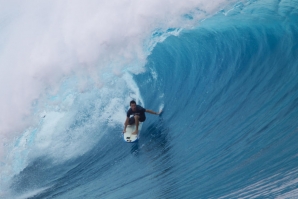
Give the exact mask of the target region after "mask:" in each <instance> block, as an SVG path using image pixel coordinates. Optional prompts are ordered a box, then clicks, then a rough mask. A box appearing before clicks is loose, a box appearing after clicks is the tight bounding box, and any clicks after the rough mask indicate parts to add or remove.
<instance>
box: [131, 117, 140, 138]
mask: <svg viewBox="0 0 298 199" xmlns="http://www.w3.org/2000/svg"><path fill="white" fill-rule="evenodd" d="M134 117H135V124H136V130H135V131H134V132H133V133H132V134H138V132H139V117H140V116H138V115H135V116H134Z"/></svg>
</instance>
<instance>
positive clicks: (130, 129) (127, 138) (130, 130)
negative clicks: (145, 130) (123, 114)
mask: <svg viewBox="0 0 298 199" xmlns="http://www.w3.org/2000/svg"><path fill="white" fill-rule="evenodd" d="M142 126H143V122H140V123H139V132H138V134H137V135H135V134H132V133H133V132H134V131H135V130H136V125H135V124H133V125H127V127H126V132H125V133H123V139H124V141H125V142H129V143H134V142H136V141H138V140H139V138H140V133H141V129H142Z"/></svg>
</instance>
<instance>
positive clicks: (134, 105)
mask: <svg viewBox="0 0 298 199" xmlns="http://www.w3.org/2000/svg"><path fill="white" fill-rule="evenodd" d="M130 108H131V109H132V110H133V111H135V110H136V108H137V103H136V101H134V100H131V101H130Z"/></svg>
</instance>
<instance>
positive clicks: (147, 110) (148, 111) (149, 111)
mask: <svg viewBox="0 0 298 199" xmlns="http://www.w3.org/2000/svg"><path fill="white" fill-rule="evenodd" d="M146 112H147V113H151V114H153V115H159V114H161V112H162V111H159V112H154V111H152V110H149V109H146Z"/></svg>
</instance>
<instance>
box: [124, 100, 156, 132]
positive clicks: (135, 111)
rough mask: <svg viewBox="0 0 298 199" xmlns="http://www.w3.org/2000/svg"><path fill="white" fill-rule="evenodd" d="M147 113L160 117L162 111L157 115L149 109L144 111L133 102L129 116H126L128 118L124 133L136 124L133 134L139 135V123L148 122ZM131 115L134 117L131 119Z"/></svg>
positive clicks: (131, 102)
mask: <svg viewBox="0 0 298 199" xmlns="http://www.w3.org/2000/svg"><path fill="white" fill-rule="evenodd" d="M145 112H147V113H151V114H154V115H159V114H160V113H161V111H160V112H158V113H157V112H154V111H151V110H149V109H144V108H143V107H141V106H140V105H137V103H136V102H135V101H134V100H131V101H130V109H129V110H128V111H127V114H126V116H127V117H126V120H125V123H124V130H123V133H125V132H126V127H127V125H133V124H136V130H135V131H134V132H133V133H132V134H138V131H139V122H144V121H145V120H146V115H145ZM131 115H133V116H132V117H130V116H131Z"/></svg>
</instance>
